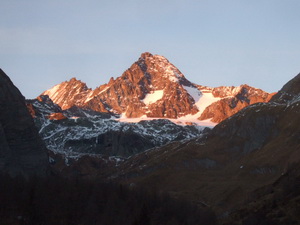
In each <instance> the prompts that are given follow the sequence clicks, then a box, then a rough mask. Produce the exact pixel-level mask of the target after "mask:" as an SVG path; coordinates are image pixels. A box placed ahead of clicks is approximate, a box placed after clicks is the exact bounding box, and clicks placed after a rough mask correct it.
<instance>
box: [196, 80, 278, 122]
mask: <svg viewBox="0 0 300 225" xmlns="http://www.w3.org/2000/svg"><path fill="white" fill-rule="evenodd" d="M212 93H213V95H214V96H215V97H220V98H222V99H221V100H219V101H217V102H214V103H212V104H211V105H209V106H208V107H206V108H205V110H204V111H203V113H202V114H201V116H200V117H199V120H205V119H211V121H212V122H215V123H219V122H221V121H223V120H225V119H227V118H228V117H230V116H232V115H234V114H235V113H237V112H239V111H240V110H241V109H243V108H245V107H246V106H249V105H252V104H254V103H258V102H268V101H270V99H271V97H272V96H273V94H269V93H267V92H264V91H262V90H261V89H257V88H253V87H250V86H248V85H241V86H239V87H238V88H236V87H218V88H214V89H213V91H212Z"/></svg>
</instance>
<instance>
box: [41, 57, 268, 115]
mask: <svg viewBox="0 0 300 225" xmlns="http://www.w3.org/2000/svg"><path fill="white" fill-rule="evenodd" d="M43 94H44V95H49V97H50V98H51V99H52V100H53V102H54V103H56V104H58V105H59V106H60V107H61V108H62V109H68V108H70V107H72V106H77V107H81V108H87V109H90V110H94V111H99V112H106V113H113V114H119V115H122V118H137V117H138V118H139V117H155V118H173V119H175V118H180V117H184V116H187V115H189V118H191V117H193V119H195V120H196V119H197V118H199V116H200V115H201V114H202V112H203V110H204V109H205V108H206V107H208V106H209V105H210V104H212V103H213V102H215V101H218V100H220V99H221V98H226V101H225V100H224V104H223V105H230V106H231V107H229V106H228V107H229V109H228V110H227V111H230V113H231V112H232V109H231V108H234V107H235V106H236V102H238V101H241V102H242V103H241V104H240V105H241V107H245V106H247V105H249V104H250V103H251V104H252V103H254V102H257V101H266V97H263V98H259V97H258V96H259V95H260V94H262V95H265V94H264V93H260V92H257V90H254V89H253V88H250V87H249V86H246V85H242V86H241V87H220V88H204V87H203V86H199V85H196V84H193V83H192V82H190V81H189V80H187V79H186V78H185V76H184V75H183V74H182V73H181V72H180V70H179V69H178V68H177V67H176V66H174V65H173V64H172V63H171V62H169V60H168V59H167V58H165V57H164V56H161V55H153V54H151V53H149V52H144V53H142V54H141V56H140V58H139V59H138V60H137V61H136V62H134V63H133V64H132V65H131V67H130V68H129V69H127V70H126V71H125V72H124V73H123V74H122V75H121V76H120V77H117V78H116V79H113V78H111V79H110V81H109V83H108V84H105V85H102V86H100V87H99V88H96V89H95V90H91V89H88V88H87V87H86V85H85V84H84V83H83V82H81V81H78V80H77V79H76V78H72V79H71V80H70V81H66V82H63V83H61V84H59V85H57V86H55V87H53V88H52V89H50V90H48V91H46V92H44V93H43ZM236 95H238V96H236ZM249 96H250V97H249ZM266 96H267V94H266ZM228 97H230V98H231V99H229V98H228ZM235 97H236V98H235ZM250 98H251V99H250ZM252 99H253V100H252ZM232 101H233V103H232ZM244 102H245V103H244ZM216 104H217V103H216ZM214 111H215V110H214V109H213V108H212V109H211V110H210V111H209V113H207V114H206V116H208V117H207V118H206V119H211V118H212V117H214V116H215V115H216V113H215V112H214ZM230 113H228V114H226V115H229V114H230ZM221 119H224V118H223V117H222V118H221ZM219 120H220V118H218V121H219Z"/></svg>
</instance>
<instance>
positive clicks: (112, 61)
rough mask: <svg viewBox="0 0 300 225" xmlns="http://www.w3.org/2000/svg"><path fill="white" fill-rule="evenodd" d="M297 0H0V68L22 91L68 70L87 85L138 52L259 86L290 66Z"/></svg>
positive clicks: (295, 58) (298, 39)
mask: <svg viewBox="0 0 300 225" xmlns="http://www.w3.org/2000/svg"><path fill="white" fill-rule="evenodd" d="M299 10H300V1H299V0H285V1H283V0H251V1H249V0H219V1H216V0H198V1H196V0H172V1H171V0H164V1H161V0H152V1H148V0H107V1H104V0H98V1H96V0H94V1H93V0H81V1H79V0H64V1H61V0H26V1H23V0H2V1H1V2H0V62H1V65H0V66H1V68H2V69H3V70H4V71H5V72H6V73H7V74H8V75H9V76H10V78H11V79H12V81H13V82H14V83H15V85H16V86H18V88H19V89H20V90H21V92H22V93H23V95H25V97H27V98H35V97H36V96H38V95H39V94H40V93H41V92H43V91H44V90H46V89H48V88H50V87H52V86H53V85H55V84H57V83H60V82H62V81H65V80H69V79H70V78H71V77H77V78H78V79H81V80H82V81H84V82H86V83H87V85H88V86H89V87H91V88H95V87H96V86H99V85H101V84H104V83H107V82H108V81H109V78H110V77H118V76H121V74H122V73H123V72H124V71H125V70H126V69H127V68H128V67H130V66H131V64H132V63H133V62H135V61H136V60H137V59H138V58H139V56H140V54H141V53H142V52H146V51H148V52H151V53H153V54H159V55H163V56H165V57H166V58H168V59H169V61H170V62H171V63H173V64H174V65H175V66H177V67H178V68H179V70H181V72H182V73H183V74H184V75H185V76H186V78H187V79H189V80H190V81H192V82H195V83H197V84H201V85H207V86H212V87H215V86H220V85H235V86H236V85H240V84H244V83H247V84H249V85H252V86H255V87H258V88H262V89H264V90H266V91H269V92H274V91H277V90H278V89H280V88H281V87H282V86H283V85H284V84H285V83H286V82H287V81H288V80H290V79H291V78H293V77H294V76H295V75H297V74H298V73H299V72H300V13H299Z"/></svg>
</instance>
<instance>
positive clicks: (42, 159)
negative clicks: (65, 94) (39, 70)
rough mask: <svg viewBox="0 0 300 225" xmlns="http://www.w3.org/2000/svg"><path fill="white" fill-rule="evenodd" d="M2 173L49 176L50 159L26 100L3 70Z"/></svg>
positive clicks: (0, 93)
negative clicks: (47, 174)
mask: <svg viewBox="0 0 300 225" xmlns="http://www.w3.org/2000/svg"><path fill="white" fill-rule="evenodd" d="M0 108H1V113H0V172H2V173H8V174H10V175H11V176H17V175H23V176H26V177H28V176H31V175H41V176H43V175H46V173H47V169H48V156H47V153H46V147H45V145H44V143H43V142H42V140H41V139H40V137H39V135H38V132H37V129H36V127H35V124H34V122H33V120H32V118H31V116H30V114H29V112H28V110H27V108H26V105H25V98H24V97H23V96H22V94H21V93H20V91H19V90H18V89H17V88H16V87H15V86H14V84H13V83H12V81H11V80H10V79H9V77H8V76H7V75H6V74H5V73H4V72H3V71H2V70H0Z"/></svg>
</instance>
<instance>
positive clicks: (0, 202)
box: [0, 175, 216, 225]
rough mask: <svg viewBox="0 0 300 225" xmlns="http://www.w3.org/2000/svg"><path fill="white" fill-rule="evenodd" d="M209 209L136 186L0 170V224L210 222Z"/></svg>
mask: <svg viewBox="0 0 300 225" xmlns="http://www.w3.org/2000/svg"><path fill="white" fill-rule="evenodd" d="M215 221H216V219H215V215H214V214H213V213H212V211H210V210H209V209H203V208H202V209H200V208H199V207H198V206H196V205H192V204H190V203H188V202H186V201H183V200H175V199H172V198H170V197H169V196H168V195H166V194H158V193H155V192H154V191H153V192H149V191H145V190H144V189H141V188H137V187H132V188H131V187H127V186H124V185H120V184H113V183H102V182H101V181H95V180H93V181H91V180H82V179H80V180H79V179H72V180H71V179H66V178H58V177H50V178H47V179H46V178H44V179H42V178H32V179H29V180H25V179H23V178H22V177H16V178H11V177H9V176H4V175H1V176H0V224H1V225H2V224H3V225H4V224H5V225H15V224H22V225H23V224H24V225H25V224H26V225H27V224H28V225H31V224H43V225H47V224H49V225H50V224H51V225H53V224H55V225H59V224H61V225H73V224H74V225H77V224H78V225H79V224H80V225H85V224H88V225H93V224H101V225H106V224H107V225H109V224H114V225H117V224H120V225H121V224H122V225H127V224H128V225H148V224H149V225H152V224H161V225H163V224H172V225H176V224H180V225H184V224H186V225H193V224H197V225H198V224H206V225H209V224H216V222H215Z"/></svg>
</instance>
